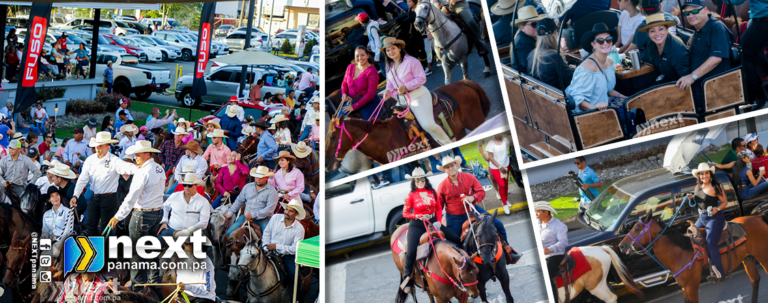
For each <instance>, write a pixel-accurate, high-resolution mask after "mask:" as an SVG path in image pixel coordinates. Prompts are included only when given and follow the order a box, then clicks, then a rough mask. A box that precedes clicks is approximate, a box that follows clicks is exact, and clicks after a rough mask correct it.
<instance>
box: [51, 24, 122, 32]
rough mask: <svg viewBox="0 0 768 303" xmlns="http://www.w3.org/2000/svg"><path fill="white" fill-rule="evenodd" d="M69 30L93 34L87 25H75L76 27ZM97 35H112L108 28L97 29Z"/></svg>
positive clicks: (91, 28) (91, 27)
mask: <svg viewBox="0 0 768 303" xmlns="http://www.w3.org/2000/svg"><path fill="white" fill-rule="evenodd" d="M71 29H73V30H77V31H82V32H89V33H92V32H93V26H91V25H87V24H86V25H76V26H73V27H72V28H71ZM62 30H63V29H62ZM99 34H112V30H111V29H109V28H99Z"/></svg>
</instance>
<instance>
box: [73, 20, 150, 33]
mask: <svg viewBox="0 0 768 303" xmlns="http://www.w3.org/2000/svg"><path fill="white" fill-rule="evenodd" d="M93 23H94V21H93V19H85V18H78V19H74V20H72V21H69V22H67V23H65V24H64V25H60V26H59V27H58V28H60V29H73V28H75V27H77V26H80V25H90V26H91V27H93ZM101 29H108V30H109V31H110V33H111V34H113V35H116V36H126V35H136V34H139V31H137V30H135V29H132V28H131V27H129V26H128V25H127V24H125V23H123V22H122V21H115V20H101V21H99V31H101Z"/></svg>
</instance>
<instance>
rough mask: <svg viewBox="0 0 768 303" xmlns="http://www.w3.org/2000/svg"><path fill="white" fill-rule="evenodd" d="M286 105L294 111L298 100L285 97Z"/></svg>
mask: <svg viewBox="0 0 768 303" xmlns="http://www.w3.org/2000/svg"><path fill="white" fill-rule="evenodd" d="M285 104H287V105H288V107H290V108H291V109H293V106H294V105H295V104H296V99H293V98H291V97H285Z"/></svg>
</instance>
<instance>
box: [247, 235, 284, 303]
mask: <svg viewBox="0 0 768 303" xmlns="http://www.w3.org/2000/svg"><path fill="white" fill-rule="evenodd" d="M247 247H253V249H255V250H256V251H258V253H257V254H256V256H260V255H262V254H264V252H263V251H261V248H260V247H259V244H258V243H257V244H256V246H253V245H252V244H251V243H249V244H248V246H246V248H247ZM257 259H258V262H257V263H256V269H251V267H252V264H253V262H251V264H248V265H240V264H238V265H237V266H238V268H240V267H245V268H246V270H248V276H249V277H250V279H253V278H258V277H260V276H262V275H264V274H265V273H266V272H267V267H268V266H267V265H266V264H265V265H264V270H263V271H261V273H260V274H255V275H254V274H253V272H254V271H256V270H258V266H259V264H261V258H257ZM264 259H265V260H266V259H267V256H264ZM265 262H266V261H265ZM280 284H281V283H280V281H277V282H276V283H275V285H273V286H271V287H270V288H268V289H267V290H265V291H264V292H262V293H259V294H257V293H255V292H253V291H252V290H251V288H250V286H251V283H248V285H246V286H245V289H246V290H247V291H248V293H249V294H252V295H254V296H257V297H264V296H268V295H269V294H271V293H272V292H274V291H275V290H276V289H277V287H278V286H280Z"/></svg>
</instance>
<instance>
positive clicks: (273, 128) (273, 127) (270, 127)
mask: <svg viewBox="0 0 768 303" xmlns="http://www.w3.org/2000/svg"><path fill="white" fill-rule="evenodd" d="M267 129H271V130H277V128H276V127H275V125H274V124H272V125H270V126H269V127H267Z"/></svg>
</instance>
